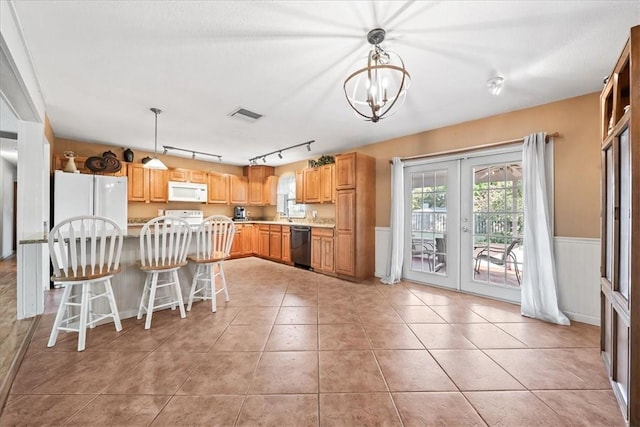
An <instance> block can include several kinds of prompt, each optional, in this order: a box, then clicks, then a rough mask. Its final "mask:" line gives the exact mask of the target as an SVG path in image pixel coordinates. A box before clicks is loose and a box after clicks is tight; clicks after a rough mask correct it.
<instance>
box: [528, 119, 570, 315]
mask: <svg viewBox="0 0 640 427" xmlns="http://www.w3.org/2000/svg"><path fill="white" fill-rule="evenodd" d="M545 136H546V134H545V133H544V132H538V133H533V134H531V135H529V136H527V137H526V138H525V139H524V144H523V147H522V169H523V187H524V218H525V221H524V246H523V252H524V266H525V268H526V270H525V272H524V275H523V278H522V303H521V310H522V315H523V316H527V317H533V318H536V319H540V320H545V321H547V322H552V323H557V324H559V325H568V324H569V319H568V318H567V316H565V315H564V313H563V312H562V311H560V308H559V307H558V287H557V283H556V268H555V261H554V255H553V230H552V229H551V221H550V215H549V201H548V200H549V195H548V194H547V185H546V170H545V166H546V165H545V160H544V159H545V149H546V143H545Z"/></svg>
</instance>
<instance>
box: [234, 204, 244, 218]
mask: <svg viewBox="0 0 640 427" xmlns="http://www.w3.org/2000/svg"><path fill="white" fill-rule="evenodd" d="M233 220H234V221H246V220H247V211H246V210H245V208H244V206H236V207H235V208H233Z"/></svg>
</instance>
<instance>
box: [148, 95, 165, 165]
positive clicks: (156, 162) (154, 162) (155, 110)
mask: <svg viewBox="0 0 640 427" xmlns="http://www.w3.org/2000/svg"><path fill="white" fill-rule="evenodd" d="M151 112H153V114H155V115H156V132H155V146H154V147H153V159H151V160H149V161H148V162H147V163H145V164H144V166H143V167H144V168H146V169H159V170H167V167H166V166H165V165H164V163H162V161H161V160H160V159H159V158H158V114H160V113H162V110H160V109H159V108H151Z"/></svg>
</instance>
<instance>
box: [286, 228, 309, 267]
mask: <svg viewBox="0 0 640 427" xmlns="http://www.w3.org/2000/svg"><path fill="white" fill-rule="evenodd" d="M291 260H292V261H293V265H294V266H296V267H303V268H307V269H308V268H311V227H305V226H301V225H294V226H292V227H291Z"/></svg>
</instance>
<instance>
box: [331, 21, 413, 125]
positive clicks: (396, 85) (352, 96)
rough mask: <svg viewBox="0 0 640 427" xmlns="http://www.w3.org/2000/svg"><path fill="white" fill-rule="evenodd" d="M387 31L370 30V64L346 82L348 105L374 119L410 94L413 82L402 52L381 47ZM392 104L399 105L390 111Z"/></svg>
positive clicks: (381, 115) (384, 113)
mask: <svg viewBox="0 0 640 427" xmlns="http://www.w3.org/2000/svg"><path fill="white" fill-rule="evenodd" d="M385 34H386V33H385V31H384V30H383V29H382V28H375V29H373V30H371V31H369V33H368V34H367V41H368V42H369V43H370V44H372V45H373V49H371V50H370V51H369V56H368V59H367V65H366V67H364V68H360V69H359V70H356V71H355V72H353V73H352V74H351V75H350V76H349V77H347V79H346V80H345V82H344V85H343V89H344V94H345V96H346V97H347V102H349V106H350V107H351V108H353V110H354V111H355V112H356V113H357V114H358V115H360V116H362V117H364V118H365V119H366V120H368V121H372V122H374V123H376V122H378V121H379V120H380V119H382V118H383V117H385V116H391V115H392V114H393V113H395V111H397V108H398V107H400V106H401V105H402V104H403V103H404V101H405V99H406V97H407V89H408V88H409V83H410V82H411V76H410V75H409V72H408V71H407V69H406V68H405V66H404V62H403V61H402V58H400V55H398V54H397V53H395V52H392V51H387V50H384V49H383V48H382V47H380V43H382V41H383V40H384V37H385ZM393 107H396V109H395V110H394V111H393V113H390V111H391V110H392V109H393Z"/></svg>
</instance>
